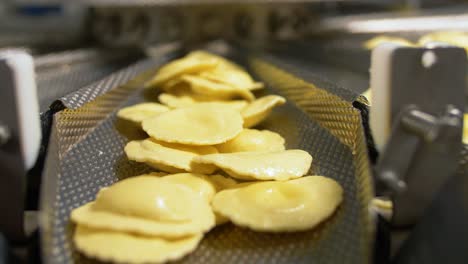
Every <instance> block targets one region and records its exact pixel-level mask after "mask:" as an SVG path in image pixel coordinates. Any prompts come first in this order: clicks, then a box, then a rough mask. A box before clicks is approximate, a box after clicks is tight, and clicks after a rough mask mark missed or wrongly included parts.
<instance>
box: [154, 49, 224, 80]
mask: <svg viewBox="0 0 468 264" xmlns="http://www.w3.org/2000/svg"><path fill="white" fill-rule="evenodd" d="M218 63H219V60H218V59H216V58H200V57H197V56H190V55H187V56H185V57H183V58H180V59H177V60H173V61H171V62H169V63H168V64H166V65H164V66H162V67H161V68H160V69H159V70H158V72H157V73H156V75H155V76H154V78H153V79H151V80H150V81H149V82H148V83H147V84H146V86H147V87H151V86H159V85H161V84H163V83H165V82H168V81H170V80H171V79H174V78H177V77H179V76H180V75H182V74H187V73H197V72H200V71H203V70H208V69H212V68H214V67H216V65H218Z"/></svg>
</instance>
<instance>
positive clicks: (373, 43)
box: [364, 36, 415, 50]
mask: <svg viewBox="0 0 468 264" xmlns="http://www.w3.org/2000/svg"><path fill="white" fill-rule="evenodd" d="M383 43H395V44H400V45H403V46H410V47H411V46H415V44H414V43H412V42H411V41H409V40H406V39H404V38H400V37H392V36H377V37H374V38H371V39H369V40H367V41H366V42H364V47H365V48H366V49H368V50H372V49H374V48H376V47H377V46H379V45H381V44H383Z"/></svg>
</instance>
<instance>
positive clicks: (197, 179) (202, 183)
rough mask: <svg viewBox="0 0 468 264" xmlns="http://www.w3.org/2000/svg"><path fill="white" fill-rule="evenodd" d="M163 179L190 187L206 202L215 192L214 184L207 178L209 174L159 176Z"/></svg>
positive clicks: (209, 200)
mask: <svg viewBox="0 0 468 264" xmlns="http://www.w3.org/2000/svg"><path fill="white" fill-rule="evenodd" d="M161 180H163V181H169V182H172V183H176V184H180V185H182V186H185V187H188V188H190V189H191V190H192V191H194V192H196V193H198V195H199V196H200V197H201V198H203V199H205V200H206V201H208V202H211V199H212V198H213V196H214V195H215V193H216V191H217V190H216V189H217V188H216V186H215V185H214V184H213V183H212V182H211V181H210V180H209V176H206V175H203V174H195V173H177V174H170V175H165V176H163V177H161Z"/></svg>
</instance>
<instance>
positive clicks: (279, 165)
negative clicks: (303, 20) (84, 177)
mask: <svg viewBox="0 0 468 264" xmlns="http://www.w3.org/2000/svg"><path fill="white" fill-rule="evenodd" d="M147 86H148V89H154V91H155V92H158V93H159V103H157V102H149V103H142V104H137V105H134V106H130V107H127V108H124V109H121V110H120V111H119V112H118V117H120V118H122V119H125V120H129V121H131V122H134V123H135V124H137V125H138V126H140V127H141V129H142V130H143V131H145V132H146V134H147V135H148V138H147V139H144V140H135V141H130V142H129V143H128V144H127V145H126V146H125V150H124V151H125V154H126V155H127V157H128V159H129V160H132V161H135V162H142V163H146V164H147V165H149V166H151V167H152V168H154V169H155V170H157V171H159V172H154V173H150V174H146V175H140V176H135V177H132V178H128V179H125V180H122V181H120V182H117V183H115V184H114V185H112V186H110V187H107V188H103V189H101V190H100V191H99V193H98V194H97V197H96V200H95V201H92V202H90V203H88V204H85V205H83V206H81V207H79V208H77V209H75V210H74V211H73V212H72V214H71V219H72V221H73V222H75V223H76V224H77V227H76V232H75V235H74V243H75V246H76V248H77V249H78V250H79V251H80V252H82V253H84V254H85V255H87V256H90V257H94V258H97V259H100V260H104V261H114V262H124V263H161V262H166V261H173V260H177V259H180V258H182V257H183V256H185V255H187V254H189V253H190V252H192V251H193V250H195V249H196V247H197V245H198V244H199V242H200V241H201V239H202V238H203V235H204V234H205V233H207V232H208V231H209V230H211V229H212V228H214V227H215V226H216V225H219V224H223V223H226V222H229V221H231V222H232V223H234V224H235V225H238V226H241V227H246V228H250V229H252V230H256V231H260V232H293V231H303V230H307V229H311V228H313V227H315V226H316V225H318V224H319V223H320V222H322V221H323V220H325V219H326V218H328V217H329V216H330V215H332V214H333V212H334V211H335V210H336V208H337V207H338V206H339V204H340V203H341V201H342V197H343V190H342V188H341V186H340V185H339V184H338V183H337V182H335V181H334V180H332V179H330V178H327V177H323V176H305V175H306V174H307V172H308V171H309V169H310V166H311V163H312V157H311V156H310V155H309V153H307V152H306V151H303V150H299V149H289V150H286V149H285V140H284V138H283V137H282V136H281V135H279V134H278V133H275V132H272V131H268V130H257V129H253V128H252V127H254V126H256V125H257V124H259V123H261V122H262V121H263V120H265V119H266V118H267V117H268V115H269V114H270V113H271V111H272V109H273V108H274V107H275V106H279V105H282V104H284V103H285V101H286V100H285V99H284V98H283V97H281V96H276V95H268V96H264V97H261V98H258V99H256V98H255V95H254V94H253V92H252V91H254V90H256V89H261V88H263V84H262V83H259V82H255V81H254V80H253V79H252V77H251V76H250V75H249V74H248V73H247V72H246V71H245V70H244V69H243V68H242V67H240V66H239V65H236V64H234V63H233V62H231V61H228V60H226V59H224V58H222V57H219V56H217V55H214V54H210V53H207V52H204V51H196V52H192V53H189V54H188V55H187V56H185V57H183V58H181V59H178V60H174V61H172V62H170V63H168V64H166V65H165V66H163V67H161V68H160V69H159V70H158V72H157V74H156V75H155V77H154V78H153V79H152V80H150V81H149V82H148V83H147Z"/></svg>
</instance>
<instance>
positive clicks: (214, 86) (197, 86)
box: [181, 74, 255, 101]
mask: <svg viewBox="0 0 468 264" xmlns="http://www.w3.org/2000/svg"><path fill="white" fill-rule="evenodd" d="M181 79H182V80H184V81H186V82H187V83H189V84H190V87H191V89H192V91H193V92H194V93H196V94H202V95H207V96H212V97H215V98H218V99H222V100H228V99H233V98H236V97H241V98H244V99H246V100H248V101H252V100H254V99H255V96H254V95H253V93H252V92H251V91H250V90H249V89H247V88H240V87H236V86H233V85H229V84H225V83H219V82H214V81H211V80H208V79H205V78H202V77H199V76H195V75H188V74H185V75H183V76H182V77H181Z"/></svg>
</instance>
